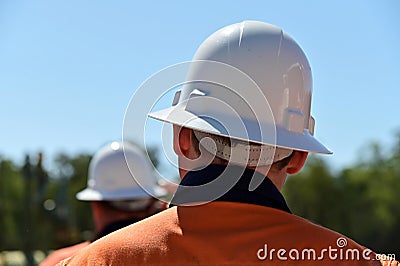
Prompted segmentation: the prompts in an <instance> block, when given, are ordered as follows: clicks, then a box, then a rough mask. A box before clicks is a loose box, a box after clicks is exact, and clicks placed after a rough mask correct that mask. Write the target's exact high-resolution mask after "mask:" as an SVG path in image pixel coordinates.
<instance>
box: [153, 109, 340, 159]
mask: <svg viewBox="0 0 400 266" xmlns="http://www.w3.org/2000/svg"><path fill="white" fill-rule="evenodd" d="M148 116H149V117H151V118H154V119H157V120H160V121H163V122H167V123H171V124H174V125H179V126H184V127H187V128H191V129H195V130H199V131H204V132H207V133H211V134H216V135H221V136H226V137H231V138H234V139H238V140H244V141H252V142H255V143H260V144H264V145H276V146H277V147H281V148H287V149H294V150H299V151H306V152H311V153H322V154H332V152H331V151H330V150H328V149H327V148H326V147H325V146H324V145H323V144H321V143H320V142H319V141H318V140H317V139H316V138H315V137H314V136H313V135H311V134H310V132H309V131H308V130H304V132H303V134H299V133H295V132H291V131H289V130H287V129H285V128H282V127H279V126H274V125H266V124H264V125H263V124H262V123H256V122H254V121H250V120H249V121H247V120H246V119H243V120H242V121H243V125H244V127H245V132H244V133H245V135H244V134H243V130H241V131H237V132H235V130H230V132H229V134H228V133H227V130H226V128H225V127H224V126H223V125H221V124H220V123H218V122H215V121H213V120H212V119H209V118H207V117H200V116H198V115H196V114H193V113H191V112H189V111H187V110H185V106H184V105H182V104H178V105H176V106H172V107H169V108H166V109H163V110H160V111H156V112H152V113H149V114H148ZM228 119H229V118H228ZM235 122H237V118H235V119H233V120H232V123H235ZM224 123H225V124H226V125H230V124H231V121H224ZM260 127H262V128H263V129H264V130H263V132H268V130H270V131H269V132H271V134H270V136H273V137H270V136H261V135H260V133H259V132H260ZM265 129H266V130H265ZM257 132H258V133H257ZM275 136H276V138H275ZM268 138H269V139H268ZM266 139H267V141H266Z"/></svg>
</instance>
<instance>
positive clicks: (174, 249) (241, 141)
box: [60, 21, 388, 265]
mask: <svg viewBox="0 0 400 266" xmlns="http://www.w3.org/2000/svg"><path fill="white" fill-rule="evenodd" d="M311 96H312V77H311V69H310V65H309V62H308V60H307V58H306V56H305V54H304V52H303V51H302V49H301V48H300V46H299V45H298V44H297V43H296V42H295V41H294V39H292V38H291V37H290V36H289V35H288V34H286V33H284V32H283V31H282V30H281V29H280V28H279V27H276V26H273V25H270V24H267V23H264V22H259V21H244V22H242V23H237V24H233V25H229V26H227V27H224V28H222V29H220V30H218V31H216V32H215V33H213V34H212V35H211V36H210V37H208V38H207V39H206V40H205V41H204V42H203V43H202V44H201V46H200V47H199V49H198V50H197V52H196V54H195V56H194V60H193V62H191V64H190V68H189V70H188V72H187V79H186V82H185V83H184V85H183V87H182V89H181V90H180V91H177V92H176V94H175V97H174V99H173V104H172V107H170V108H167V109H164V110H161V111H157V112H154V113H151V114H149V116H150V117H152V118H155V119H158V120H161V121H164V122H167V123H171V124H172V125H173V149H174V151H175V153H176V154H177V156H178V166H179V174H180V177H181V182H180V185H179V187H178V189H177V191H176V193H175V195H174V197H173V198H172V200H171V204H170V208H168V209H167V210H165V211H163V212H160V213H159V214H157V215H154V216H152V217H151V218H149V219H146V220H145V221H142V222H140V223H137V224H134V225H131V226H129V227H126V228H124V229H123V230H120V231H118V232H117V233H114V234H111V235H108V236H107V237H105V238H103V239H101V240H99V241H97V242H95V243H92V244H91V245H90V246H88V247H87V248H85V249H83V250H81V251H80V252H78V253H76V254H75V255H74V256H72V257H70V258H69V259H66V260H64V261H63V262H62V263H60V265H259V264H267V265H270V264H271V265H276V264H282V265H283V264H294V263H296V264H298V265H301V264H315V263H321V264H322V263H323V264H324V265H337V264H343V263H344V264H346V265H347V264H349V265H380V261H379V260H378V259H379V258H378V257H377V254H376V253H374V252H373V251H371V250H369V249H368V248H366V247H363V246H362V245H360V244H358V243H356V242H355V241H353V240H352V239H350V238H348V237H346V236H344V235H341V234H340V233H337V232H334V231H331V230H329V229H327V228H324V227H322V226H319V225H316V224H313V223H311V222H310V221H308V220H306V219H303V218H301V217H298V216H296V215H294V214H292V213H291V211H290V209H289V207H288V206H287V204H286V202H285V199H284V197H283V196H282V194H281V193H280V191H281V189H282V187H283V185H284V183H285V180H286V178H287V175H288V174H296V173H298V172H299V171H300V170H301V169H302V167H303V166H304V164H305V161H306V159H307V156H308V154H309V153H321V154H329V153H331V152H330V151H329V150H328V149H327V148H326V147H325V146H324V145H323V144H321V143H320V142H319V141H318V140H317V139H316V138H315V137H314V124H315V122H314V118H313V117H312V116H311V115H310V107H311ZM310 207H312V206H310ZM360 222H362V221H360ZM382 262H383V263H384V262H385V261H382ZM386 262H388V261H386Z"/></svg>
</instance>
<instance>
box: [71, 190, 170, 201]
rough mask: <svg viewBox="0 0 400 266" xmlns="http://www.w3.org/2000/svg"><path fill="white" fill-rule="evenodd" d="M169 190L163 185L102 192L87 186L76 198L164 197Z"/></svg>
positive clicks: (111, 199)
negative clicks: (162, 186)
mask: <svg viewBox="0 0 400 266" xmlns="http://www.w3.org/2000/svg"><path fill="white" fill-rule="evenodd" d="M166 194H167V191H166V190H165V189H163V188H161V187H155V188H152V189H146V191H145V190H143V189H142V188H138V189H137V190H135V191H132V189H126V190H116V191H113V192H102V191H98V190H95V189H92V188H85V189H84V190H82V191H80V192H78V193H77V194H76V198H77V199H78V200H82V201H114V200H135V199H142V198H148V197H163V196H165V195H166Z"/></svg>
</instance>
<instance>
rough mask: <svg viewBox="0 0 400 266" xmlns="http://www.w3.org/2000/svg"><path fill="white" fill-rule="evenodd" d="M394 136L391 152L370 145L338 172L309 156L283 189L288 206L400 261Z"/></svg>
mask: <svg viewBox="0 0 400 266" xmlns="http://www.w3.org/2000/svg"><path fill="white" fill-rule="evenodd" d="M397 137H398V138H397V143H396V144H395V146H394V147H393V149H392V151H385V152H384V151H383V150H382V148H381V146H380V145H379V144H378V143H372V144H371V145H369V146H368V148H367V150H366V151H365V154H363V155H364V156H362V158H363V159H362V160H360V161H359V162H358V163H357V164H355V165H354V166H352V167H349V168H346V169H342V170H340V171H338V172H337V173H332V172H331V171H330V168H329V166H328V165H327V164H326V163H325V161H324V160H322V159H321V158H320V157H314V156H311V158H309V160H308V162H307V164H306V167H305V169H304V171H302V172H301V173H299V174H297V175H295V176H291V177H289V179H288V181H287V183H286V185H285V187H284V195H285V197H286V199H287V201H288V204H289V207H291V209H292V211H293V212H294V213H295V214H296V215H299V216H302V217H305V218H307V219H309V220H310V221H312V222H314V223H317V224H320V225H323V226H325V227H328V228H330V229H333V230H335V231H338V232H341V233H343V234H345V235H347V236H349V237H350V238H352V239H354V240H355V241H356V242H359V243H360V244H362V245H364V246H367V247H369V248H370V249H372V250H374V251H376V252H379V253H383V254H396V257H400V252H399V251H400V250H399V247H400V239H399V237H398V236H399V235H400V205H399V203H400V193H399V191H400V134H399V135H398V136H397ZM384 154H386V156H385V155H384Z"/></svg>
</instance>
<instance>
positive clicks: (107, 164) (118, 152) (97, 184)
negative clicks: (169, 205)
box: [76, 142, 166, 201]
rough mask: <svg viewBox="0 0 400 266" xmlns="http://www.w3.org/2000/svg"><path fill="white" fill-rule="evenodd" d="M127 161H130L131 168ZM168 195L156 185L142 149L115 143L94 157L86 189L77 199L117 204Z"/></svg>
mask: <svg viewBox="0 0 400 266" xmlns="http://www.w3.org/2000/svg"><path fill="white" fill-rule="evenodd" d="M124 153H125V155H124ZM125 159H126V160H127V161H129V168H128V165H127V163H126V161H125ZM129 170H131V171H129ZM136 180H137V181H138V182H136ZM138 183H140V185H139V184H138ZM165 194H166V192H165V190H164V189H162V188H161V187H159V186H158V185H157V184H156V182H155V178H154V175H153V173H152V171H151V167H150V165H149V162H148V161H147V160H146V158H145V157H144V155H143V153H142V152H141V150H140V149H139V148H137V147H136V146H134V145H133V144H130V143H128V142H123V143H122V142H112V143H110V144H108V145H106V146H104V147H103V148H101V149H100V150H99V151H98V152H97V153H96V154H95V155H94V156H93V158H92V160H91V162H90V165H89V177H88V181H87V188H85V189H84V190H82V191H81V192H79V193H77V194H76V198H77V199H79V200H88V201H117V200H136V199H143V198H149V197H151V196H150V195H154V196H163V195H165Z"/></svg>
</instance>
